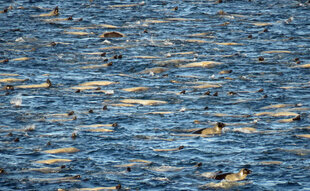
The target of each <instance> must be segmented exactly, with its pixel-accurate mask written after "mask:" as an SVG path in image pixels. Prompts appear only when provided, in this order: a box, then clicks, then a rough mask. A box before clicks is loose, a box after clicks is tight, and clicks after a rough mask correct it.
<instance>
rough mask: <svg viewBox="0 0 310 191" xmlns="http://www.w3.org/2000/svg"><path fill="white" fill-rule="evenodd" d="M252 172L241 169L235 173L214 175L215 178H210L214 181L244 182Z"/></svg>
mask: <svg viewBox="0 0 310 191" xmlns="http://www.w3.org/2000/svg"><path fill="white" fill-rule="evenodd" d="M251 173H252V171H251V170H249V169H247V168H242V169H241V170H240V171H239V172H237V173H224V174H216V175H215V176H213V177H211V178H213V179H216V180H227V181H240V180H244V179H245V178H246V177H247V175H248V174H251Z"/></svg>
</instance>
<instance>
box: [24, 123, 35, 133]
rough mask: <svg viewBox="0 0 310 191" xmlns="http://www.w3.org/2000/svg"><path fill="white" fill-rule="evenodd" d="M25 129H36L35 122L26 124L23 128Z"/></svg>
mask: <svg viewBox="0 0 310 191" xmlns="http://www.w3.org/2000/svg"><path fill="white" fill-rule="evenodd" d="M24 129H25V131H34V130H35V129H36V125H35V124H31V125H27V126H26V127H25V128H24Z"/></svg>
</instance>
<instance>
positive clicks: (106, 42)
mask: <svg viewBox="0 0 310 191" xmlns="http://www.w3.org/2000/svg"><path fill="white" fill-rule="evenodd" d="M102 44H111V41H108V40H104V41H103V42H102Z"/></svg>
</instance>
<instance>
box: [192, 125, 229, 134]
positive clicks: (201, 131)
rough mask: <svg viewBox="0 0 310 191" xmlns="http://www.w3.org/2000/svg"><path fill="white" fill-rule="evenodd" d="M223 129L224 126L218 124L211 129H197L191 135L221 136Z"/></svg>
mask: <svg viewBox="0 0 310 191" xmlns="http://www.w3.org/2000/svg"><path fill="white" fill-rule="evenodd" d="M223 127H225V124H224V123H221V122H218V123H217V124H216V125H215V126H214V127H213V128H203V129H199V130H197V131H195V132H193V133H194V134H201V135H214V134H221V133H222V129H223Z"/></svg>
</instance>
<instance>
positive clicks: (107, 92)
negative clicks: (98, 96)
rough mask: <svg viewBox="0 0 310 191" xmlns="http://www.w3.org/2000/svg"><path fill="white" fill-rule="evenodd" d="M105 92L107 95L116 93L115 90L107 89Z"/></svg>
mask: <svg viewBox="0 0 310 191" xmlns="http://www.w3.org/2000/svg"><path fill="white" fill-rule="evenodd" d="M105 94H107V95H113V94H114V90H106V91H105Z"/></svg>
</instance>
